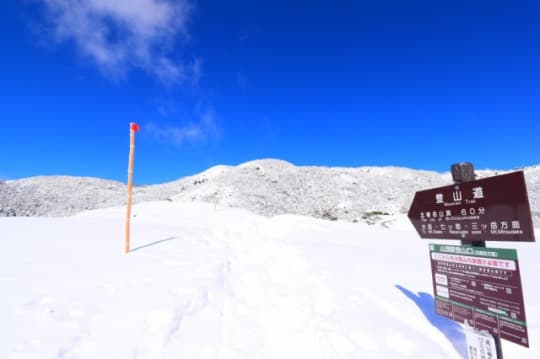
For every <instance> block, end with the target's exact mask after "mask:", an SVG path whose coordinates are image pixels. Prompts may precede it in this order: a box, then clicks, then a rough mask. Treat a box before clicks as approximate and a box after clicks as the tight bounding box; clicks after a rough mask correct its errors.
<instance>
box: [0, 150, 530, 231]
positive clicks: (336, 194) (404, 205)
mask: <svg viewBox="0 0 540 359" xmlns="http://www.w3.org/2000/svg"><path fill="white" fill-rule="evenodd" d="M477 172H478V175H479V176H480V177H488V176H492V175H495V174H497V173H498V172H496V171H489V170H483V171H477ZM525 176H526V180H527V184H528V191H529V198H530V201H531V209H532V211H533V212H534V217H535V221H537V222H536V223H540V167H539V166H536V167H529V168H526V169H525ZM450 183H451V178H450V175H449V174H448V173H445V174H440V173H436V172H428V171H417V170H412V169H407V168H398V167H360V168H335V167H334V168H329V167H298V166H294V165H292V164H290V163H288V162H285V161H280V160H257V161H252V162H247V163H245V164H242V165H239V166H236V167H230V166H216V167H213V168H210V169H209V170H207V171H205V172H202V173H200V174H198V175H195V176H191V177H186V178H182V179H180V180H177V181H174V182H169V183H165V184H160V185H153V186H139V187H135V189H134V197H135V203H140V202H145V201H156V200H166V199H168V200H171V201H182V202H209V203H213V204H215V205H220V206H228V207H240V208H245V209H247V210H249V211H252V212H254V213H256V214H261V215H264V216H274V215H279V214H286V213H289V214H300V215H309V216H313V217H316V218H327V219H342V220H347V221H356V220H366V221H373V220H377V216H378V217H380V218H384V215H377V213H405V212H406V211H407V210H408V208H409V206H410V204H411V200H412V198H413V196H414V193H415V192H416V191H417V190H421V189H427V188H432V187H438V186H444V185H448V184H450ZM125 192H126V189H125V185H124V184H121V183H119V182H114V181H106V180H101V179H95V178H80V177H33V178H27V179H23V180H16V181H9V182H7V183H5V184H3V185H0V216H11V215H17V216H33V215H39V216H64V215H72V214H75V213H78V212H80V211H83V210H86V209H96V208H104V207H111V206H119V205H123V204H125V197H126V194H125Z"/></svg>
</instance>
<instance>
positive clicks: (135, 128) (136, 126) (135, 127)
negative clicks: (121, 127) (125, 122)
mask: <svg viewBox="0 0 540 359" xmlns="http://www.w3.org/2000/svg"><path fill="white" fill-rule="evenodd" d="M131 129H132V130H133V131H135V132H138V131H139V130H140V129H141V126H139V125H137V124H136V123H131Z"/></svg>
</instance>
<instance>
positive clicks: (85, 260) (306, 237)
mask: <svg viewBox="0 0 540 359" xmlns="http://www.w3.org/2000/svg"><path fill="white" fill-rule="evenodd" d="M124 215H125V212H124V209H122V208H115V209H106V210H98V211H91V212H86V213H82V214H80V215H77V216H75V217H71V218H55V219H54V218H3V219H0V229H1V231H2V232H1V233H2V237H1V240H2V244H3V249H4V250H3V251H1V252H0V263H1V266H0V287H1V288H2V292H3V295H2V296H0V318H2V321H1V323H0V357H1V358H10V359H23V358H72V359H75V358H77V359H86V358H88V359H90V358H115V359H116V358H120V359H121V358H130V359H131V358H138V359H141V358H149V359H150V358H152V359H154V358H227V359H228V358H231V359H232V358H250V359H251V358H304V357H309V358H321V359H322V358H382V357H393V358H459V357H460V355H459V353H458V352H459V343H458V345H457V347H456V343H452V342H450V341H449V339H448V338H447V336H445V333H443V331H442V329H441V328H437V327H435V326H434V325H432V323H430V321H429V320H427V319H426V317H425V315H424V313H423V311H425V310H426V308H428V309H429V306H427V307H426V306H424V307H422V308H419V307H418V303H415V302H414V301H413V300H411V299H410V298H408V297H407V296H406V295H404V293H408V292H407V291H410V292H411V293H431V292H432V289H431V274H430V268H429V258H428V252H427V243H426V242H425V241H422V240H420V239H418V238H417V236H416V234H415V233H414V231H413V229H412V228H411V227H410V225H408V223H406V222H405V221H404V220H403V219H402V218H401V219H400V218H396V219H395V222H393V223H391V224H390V225H389V226H390V229H388V228H384V227H382V226H379V227H370V226H367V225H365V224H347V223H340V222H337V223H335V222H328V221H320V220H315V219H313V218H308V217H299V216H281V217H276V218H271V219H268V218H264V217H259V216H255V215H253V214H250V213H248V212H246V211H243V210H233V209H228V208H223V207H220V206H218V208H217V210H214V208H213V206H212V205H203V204H181V203H171V202H155V203H146V204H141V205H137V206H135V207H134V210H133V215H134V218H133V221H132V246H133V247H132V251H131V252H130V253H129V254H128V255H124V254H123V243H122V242H123V232H122V230H123V225H122V224H123V219H124ZM527 248H530V249H534V250H529V251H528V252H526V253H524V255H523V257H524V260H523V266H522V278H523V280H524V287H525V286H526V288H527V289H528V290H529V292H528V297H527V296H526V300H527V308H526V309H527V317H528V319H529V322H530V329H529V330H530V331H529V335H530V338H531V349H530V350H526V349H524V348H521V347H518V346H515V345H512V344H511V343H510V344H509V343H504V344H503V348H504V350H505V357H508V358H513V357H515V358H517V357H519V358H536V357H538V356H539V355H538V354H539V350H538V348H535V345H536V343H535V338H538V337H540V331H539V328H540V323H539V321H538V318H539V313H540V310H539V308H540V304H538V303H540V291H539V290H537V289H536V288H539V287H540V280H539V279H538V278H537V277H536V276H533V275H531V273H532V274H535V273H536V272H535V271H532V270H531V268H532V269H536V270H537V268H538V260H537V257H538V250H537V249H535V247H527ZM520 254H521V253H520ZM535 258H536V259H535ZM520 264H521V263H520ZM399 288H401V289H399ZM428 299H429V298H428Z"/></svg>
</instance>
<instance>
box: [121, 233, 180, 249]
mask: <svg viewBox="0 0 540 359" xmlns="http://www.w3.org/2000/svg"><path fill="white" fill-rule="evenodd" d="M173 239H176V237H169V238H164V239H160V240H159V241H154V242H151V243H147V244H143V245H142V246H139V247H137V248H133V249H131V250H130V252H135V251H138V250H139V249H143V248H147V247H151V246H155V245H156V244H160V243H163V242H168V241H172V240H173Z"/></svg>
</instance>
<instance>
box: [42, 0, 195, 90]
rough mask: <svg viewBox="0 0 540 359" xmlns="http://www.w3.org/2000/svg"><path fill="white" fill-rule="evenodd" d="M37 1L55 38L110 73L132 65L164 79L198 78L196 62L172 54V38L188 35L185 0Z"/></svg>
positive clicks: (116, 74) (116, 73) (118, 74)
mask: <svg viewBox="0 0 540 359" xmlns="http://www.w3.org/2000/svg"><path fill="white" fill-rule="evenodd" d="M39 1H41V2H42V3H43V4H44V5H45V14H46V19H47V24H48V25H49V26H50V29H51V33H52V34H53V36H54V39H55V40H57V41H58V42H64V41H72V42H73V43H74V44H75V46H76V47H77V49H78V51H79V52H80V53H81V54H82V55H83V56H84V57H85V58H88V59H90V60H91V61H92V62H93V63H94V64H96V65H97V66H98V67H99V68H100V70H101V71H102V72H103V73H104V74H106V75H108V76H113V77H122V76H124V75H125V73H126V72H128V71H129V70H132V69H142V70H143V71H146V72H148V73H150V74H152V75H154V76H156V77H157V78H158V79H160V80H161V81H163V82H165V83H174V82H178V81H182V80H186V79H188V78H190V77H192V76H195V77H198V76H200V73H201V69H200V60H198V59H197V60H195V61H194V62H193V63H190V64H186V63H183V62H181V61H179V60H176V59H174V58H172V56H171V53H172V47H173V46H174V41H175V39H177V38H178V37H181V38H183V39H188V38H189V34H188V32H187V24H188V22H189V16H190V9H191V6H190V3H189V2H188V0H175V1H172V0H39ZM194 64H195V65H194Z"/></svg>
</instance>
